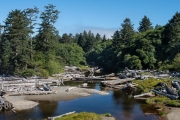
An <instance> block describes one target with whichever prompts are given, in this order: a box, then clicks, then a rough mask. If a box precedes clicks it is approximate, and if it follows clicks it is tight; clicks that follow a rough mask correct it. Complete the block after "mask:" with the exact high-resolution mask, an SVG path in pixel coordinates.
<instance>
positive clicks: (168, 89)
mask: <svg viewBox="0 0 180 120" xmlns="http://www.w3.org/2000/svg"><path fill="white" fill-rule="evenodd" d="M165 89H166V91H167V93H168V94H170V95H177V93H175V92H174V91H173V90H172V89H171V88H169V87H168V86H167V84H165Z"/></svg>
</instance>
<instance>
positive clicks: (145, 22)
mask: <svg viewBox="0 0 180 120" xmlns="http://www.w3.org/2000/svg"><path fill="white" fill-rule="evenodd" d="M139 25H140V26H139V28H138V31H139V32H146V31H147V30H150V29H152V26H151V25H152V23H151V22H150V20H149V18H148V17H147V16H144V17H143V18H142V20H141V21H140V23H139Z"/></svg>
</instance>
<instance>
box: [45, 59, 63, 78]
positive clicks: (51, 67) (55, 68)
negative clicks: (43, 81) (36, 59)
mask: <svg viewBox="0 0 180 120" xmlns="http://www.w3.org/2000/svg"><path fill="white" fill-rule="evenodd" d="M46 69H47V71H48V72H49V74H50V75H52V74H55V73H58V72H59V71H60V65H59V63H58V62H56V61H52V60H50V61H49V62H48V63H47V64H46Z"/></svg>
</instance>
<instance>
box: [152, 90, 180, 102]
mask: <svg viewBox="0 0 180 120" xmlns="http://www.w3.org/2000/svg"><path fill="white" fill-rule="evenodd" d="M152 92H154V93H156V94H159V95H163V96H166V97H168V98H171V99H173V100H175V99H177V98H178V97H179V96H176V95H170V94H166V93H163V92H160V91H157V90H152Z"/></svg>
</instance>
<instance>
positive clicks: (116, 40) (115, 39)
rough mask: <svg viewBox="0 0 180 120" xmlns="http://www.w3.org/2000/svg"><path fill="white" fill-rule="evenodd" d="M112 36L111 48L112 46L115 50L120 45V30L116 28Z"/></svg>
mask: <svg viewBox="0 0 180 120" xmlns="http://www.w3.org/2000/svg"><path fill="white" fill-rule="evenodd" d="M112 38H113V40H112V48H114V50H116V49H118V47H119V46H120V42H121V40H120V39H121V36H120V32H119V31H118V30H117V31H115V33H114V35H113V36H112Z"/></svg>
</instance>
